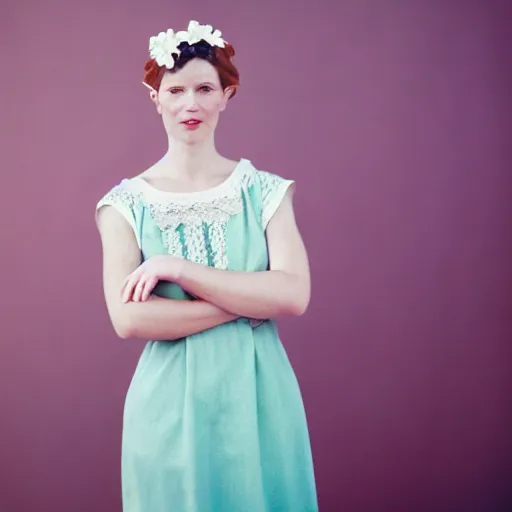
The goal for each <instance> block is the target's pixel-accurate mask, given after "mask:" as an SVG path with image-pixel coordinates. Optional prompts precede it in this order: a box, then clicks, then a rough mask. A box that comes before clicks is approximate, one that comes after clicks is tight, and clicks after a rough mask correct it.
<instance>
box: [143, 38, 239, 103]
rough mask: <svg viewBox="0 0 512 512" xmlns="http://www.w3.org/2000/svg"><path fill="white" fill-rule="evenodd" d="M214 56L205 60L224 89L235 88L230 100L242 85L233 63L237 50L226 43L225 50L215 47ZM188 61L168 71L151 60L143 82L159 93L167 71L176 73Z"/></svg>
mask: <svg viewBox="0 0 512 512" xmlns="http://www.w3.org/2000/svg"><path fill="white" fill-rule="evenodd" d="M212 55H213V56H212V58H211V59H205V60H208V62H210V64H211V65H212V66H213V67H214V68H215V69H216V70H217V73H218V74H219V79H220V84H221V86H222V89H226V87H231V88H233V94H231V96H230V98H232V97H233V96H234V95H235V94H236V91H237V88H238V86H239V85H240V75H239V73H238V69H236V67H235V65H234V64H233V62H231V59H232V57H234V56H235V49H234V48H233V47H232V46H231V45H230V44H229V43H226V46H225V47H224V48H219V47H215V51H214V52H213V53H212ZM196 58H202V57H196ZM188 60H190V59H188ZM188 60H186V61H185V62H182V63H180V62H176V63H175V66H174V68H172V69H167V68H166V67H165V66H159V65H158V64H157V63H156V60H155V59H149V60H147V61H146V63H145V64H144V79H143V82H144V83H146V84H147V85H149V86H150V87H152V88H153V89H155V91H158V89H159V88H160V83H161V82H162V78H163V76H164V73H165V72H166V71H168V72H169V73H173V72H174V73H175V72H176V71H177V70H178V69H180V68H182V67H183V66H184V65H185V64H186V62H188Z"/></svg>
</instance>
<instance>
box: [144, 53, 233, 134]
mask: <svg viewBox="0 0 512 512" xmlns="http://www.w3.org/2000/svg"><path fill="white" fill-rule="evenodd" d="M230 94H231V91H230V90H229V88H227V89H226V90H225V91H224V90H223V89H222V86H221V84H220V79H219V75H218V73H217V70H216V69H215V68H214V67H213V66H212V65H211V64H210V63H209V62H207V61H206V60H204V59H198V58H196V59H192V60H190V61H189V62H187V64H185V66H184V67H183V68H181V69H180V70H178V71H176V72H175V73H169V72H167V73H165V74H164V76H163V78H162V82H161V84H160V89H159V90H158V92H153V91H152V92H151V99H152V100H153V102H154V103H155V105H156V108H157V111H158V113H159V114H160V115H161V116H162V120H163V123H164V126H165V130H166V131H167V134H168V136H169V137H170V138H172V139H175V140H180V141H183V142H186V143H190V144H194V143H197V142H199V141H202V140H204V139H205V138H207V137H208V136H212V135H213V132H214V130H215V127H216V126H217V123H218V120H219V114H220V112H222V111H223V110H224V109H225V108H226V104H227V101H228V99H229V96H230Z"/></svg>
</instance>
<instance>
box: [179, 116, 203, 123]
mask: <svg viewBox="0 0 512 512" xmlns="http://www.w3.org/2000/svg"><path fill="white" fill-rule="evenodd" d="M189 121H196V122H197V123H200V122H201V119H196V118H194V117H190V118H189V119H185V120H184V121H182V123H188V122H189Z"/></svg>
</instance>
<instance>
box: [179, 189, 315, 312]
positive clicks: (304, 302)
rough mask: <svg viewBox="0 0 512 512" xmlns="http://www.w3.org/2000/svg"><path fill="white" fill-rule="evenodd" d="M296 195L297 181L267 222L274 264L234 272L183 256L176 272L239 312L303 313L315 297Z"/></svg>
mask: <svg viewBox="0 0 512 512" xmlns="http://www.w3.org/2000/svg"><path fill="white" fill-rule="evenodd" d="M292 197H293V187H291V188H289V189H288V191H287V193H286V195H285V197H284V199H283V201H282V203H281V205H280V206H279V208H278V209H277V211H276V213H275V214H274V216H273V217H272V219H271V220H270V222H269V224H268V226H267V230H266V235H267V243H268V251H269V259H270V270H268V271H263V272H234V271H229V270H218V269H214V268H211V267H207V266H203V265H198V264H196V263H192V262H189V261H182V262H179V263H178V264H177V265H174V266H175V267H176V268H177V269H178V271H177V272H176V274H177V275H175V276H170V277H171V278H174V281H175V282H177V283H178V284H179V285H180V286H182V287H183V288H184V289H185V290H187V291H188V292H190V293H192V294H194V295H195V296H197V297H199V298H201V299H203V300H206V301H207V302H210V303H213V304H215V305H217V306H218V307H220V308H221V309H223V310H225V311H229V312H230V313H232V314H234V315H239V316H245V317H249V318H260V319H265V318H273V317H276V316H280V315H301V314H302V313H304V312H305V311H306V308H307V306H308V303H309V298H310V274H309V264H308V257H307V253H306V249H305V247H304V243H303V241H302V237H301V235H300V232H299V229H298V227H297V224H296V221H295V215H294V211H293V202H292ZM171 280H173V279H171Z"/></svg>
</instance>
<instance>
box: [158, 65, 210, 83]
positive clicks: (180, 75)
mask: <svg viewBox="0 0 512 512" xmlns="http://www.w3.org/2000/svg"><path fill="white" fill-rule="evenodd" d="M218 81H219V77H218V73H217V70H216V69H215V68H214V67H213V66H212V65H211V64H210V63H209V62H207V61H205V60H204V59H193V60H191V61H189V62H187V63H186V64H185V66H184V67H183V68H181V69H179V70H177V71H175V72H174V73H165V74H164V76H163V78H162V83H163V84H164V85H166V86H168V85H172V84H178V83H179V84H181V85H183V84H187V83H198V82H214V83H215V82H218Z"/></svg>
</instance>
